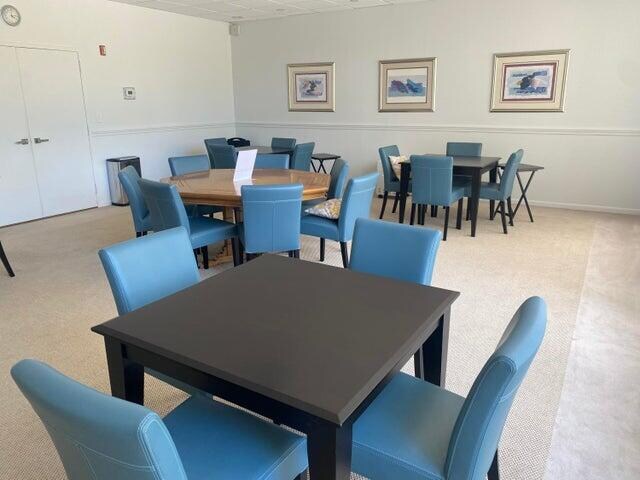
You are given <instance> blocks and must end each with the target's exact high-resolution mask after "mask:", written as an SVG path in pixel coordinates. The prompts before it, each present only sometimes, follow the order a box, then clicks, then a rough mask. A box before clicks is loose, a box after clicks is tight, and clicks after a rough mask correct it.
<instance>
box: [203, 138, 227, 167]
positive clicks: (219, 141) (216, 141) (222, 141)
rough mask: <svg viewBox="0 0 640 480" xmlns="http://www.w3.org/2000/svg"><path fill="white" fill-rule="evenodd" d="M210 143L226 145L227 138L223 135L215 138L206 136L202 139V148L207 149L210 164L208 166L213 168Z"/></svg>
mask: <svg viewBox="0 0 640 480" xmlns="http://www.w3.org/2000/svg"><path fill="white" fill-rule="evenodd" d="M212 145H227V139H226V138H224V137H217V138H207V139H205V141H204V148H206V149H207V155H209V164H210V165H211V166H210V167H209V168H214V167H213V155H211V151H210V150H209V147H210V146H212Z"/></svg>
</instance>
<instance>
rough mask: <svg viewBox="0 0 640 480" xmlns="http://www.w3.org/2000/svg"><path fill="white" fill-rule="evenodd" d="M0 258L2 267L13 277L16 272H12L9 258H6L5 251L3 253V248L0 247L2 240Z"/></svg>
mask: <svg viewBox="0 0 640 480" xmlns="http://www.w3.org/2000/svg"><path fill="white" fill-rule="evenodd" d="M0 260H2V264H3V265H4V268H5V269H6V270H7V273H8V274H9V276H10V277H15V276H16V274H15V273H13V269H12V268H11V264H10V263H9V259H8V258H7V255H6V253H4V248H2V242H0Z"/></svg>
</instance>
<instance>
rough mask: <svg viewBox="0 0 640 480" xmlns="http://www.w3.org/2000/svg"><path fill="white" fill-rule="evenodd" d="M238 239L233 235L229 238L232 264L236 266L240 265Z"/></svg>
mask: <svg viewBox="0 0 640 480" xmlns="http://www.w3.org/2000/svg"><path fill="white" fill-rule="evenodd" d="M239 244H240V240H238V237H234V238H232V239H231V254H232V256H233V266H234V267H237V266H238V265H240V248H239Z"/></svg>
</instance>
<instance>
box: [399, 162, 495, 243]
mask: <svg viewBox="0 0 640 480" xmlns="http://www.w3.org/2000/svg"><path fill="white" fill-rule="evenodd" d="M423 155H442V154H434V153H425V154H423ZM449 156H450V157H453V174H454V175H467V176H469V177H471V197H470V198H469V199H470V207H471V208H470V212H469V213H470V214H471V236H472V237H475V236H476V225H477V223H478V204H479V203H480V184H481V182H482V175H484V173H486V172H489V181H490V182H495V181H496V180H497V177H498V163H499V162H500V157H465V156H461V155H449ZM410 179H411V162H410V161H409V160H407V161H406V162H402V163H401V164H400V212H399V221H400V223H403V222H404V212H405V208H406V205H407V194H408V193H409V180H410ZM489 203H490V207H489V208H490V211H491V212H493V207H494V201H493V200H491V201H490V202H489Z"/></svg>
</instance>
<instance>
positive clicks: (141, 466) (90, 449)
mask: <svg viewBox="0 0 640 480" xmlns="http://www.w3.org/2000/svg"><path fill="white" fill-rule="evenodd" d="M41 420H42V419H41ZM42 423H43V424H44V425H45V426H46V427H47V428H48V429H51V430H54V431H55V432H56V433H58V434H59V435H62V436H64V437H66V438H68V439H69V440H70V441H71V442H72V443H73V444H74V445H77V446H80V447H82V448H83V449H84V450H87V451H89V452H91V453H95V454H96V455H98V456H100V457H103V458H106V459H108V460H109V461H111V462H113V463H117V464H119V465H122V466H123V467H127V468H131V469H133V470H141V471H145V470H149V469H150V468H151V467H147V466H145V465H134V464H133V463H128V462H123V461H122V460H118V459H117V458H113V457H112V456H110V455H105V454H104V453H102V452H99V451H97V450H94V449H93V448H91V447H88V446H87V445H85V444H84V443H82V442H79V441H78V440H76V439H75V438H73V437H72V436H71V435H68V434H67V433H65V432H63V431H62V430H60V429H58V428H56V427H54V426H52V425H51V424H50V423H48V422H45V421H44V420H42Z"/></svg>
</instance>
